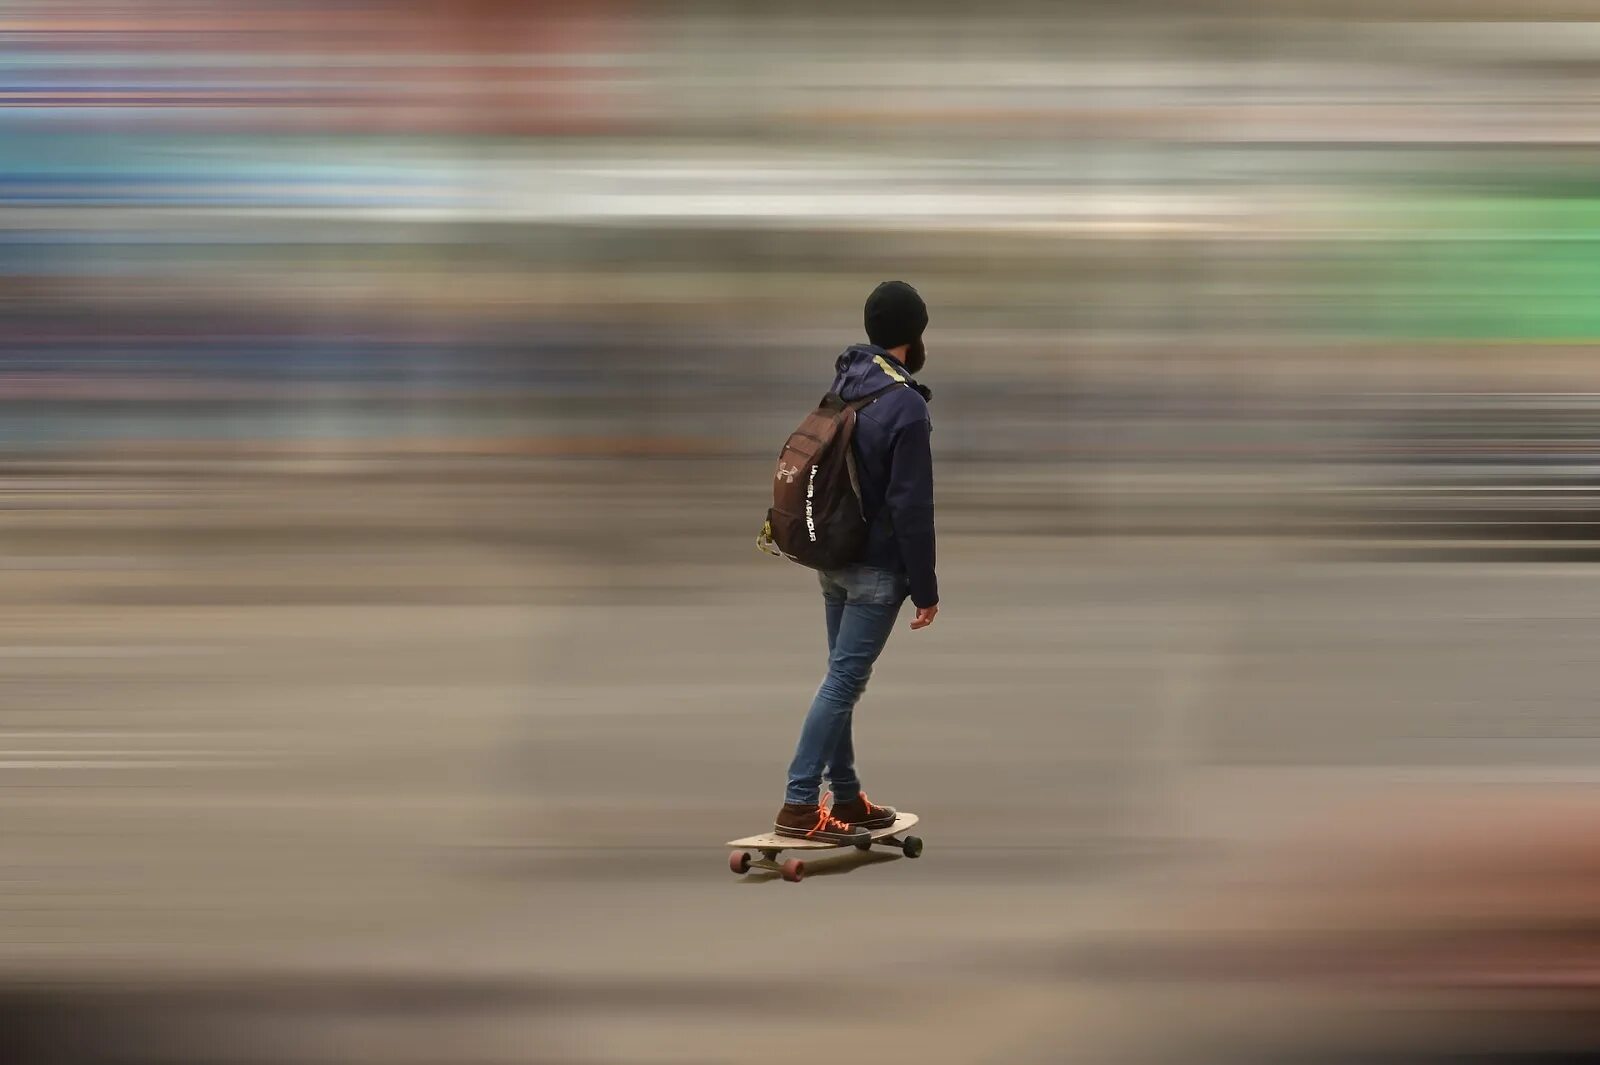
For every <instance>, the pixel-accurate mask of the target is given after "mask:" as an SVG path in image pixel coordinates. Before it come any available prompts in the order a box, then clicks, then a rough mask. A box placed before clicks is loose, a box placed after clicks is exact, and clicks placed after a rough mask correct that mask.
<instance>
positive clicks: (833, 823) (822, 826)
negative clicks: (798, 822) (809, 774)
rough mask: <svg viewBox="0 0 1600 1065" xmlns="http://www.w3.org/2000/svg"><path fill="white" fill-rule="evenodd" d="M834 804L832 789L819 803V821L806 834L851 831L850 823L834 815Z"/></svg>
mask: <svg viewBox="0 0 1600 1065" xmlns="http://www.w3.org/2000/svg"><path fill="white" fill-rule="evenodd" d="M832 806H833V792H831V791H830V792H828V793H827V794H826V795H824V796H823V797H822V801H821V802H819V803H817V823H816V824H814V825H812V826H811V830H810V831H809V832H807V833H806V835H808V836H814V835H816V834H817V833H818V832H827V831H829V830H832V831H834V832H849V831H850V826H849V825H847V824H845V823H844V822H843V821H841V820H839V819H838V818H837V817H835V816H833V809H832Z"/></svg>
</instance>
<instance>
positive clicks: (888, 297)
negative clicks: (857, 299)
mask: <svg viewBox="0 0 1600 1065" xmlns="http://www.w3.org/2000/svg"><path fill="white" fill-rule="evenodd" d="M866 318H867V339H868V340H870V341H872V342H873V343H874V344H876V345H877V346H878V347H880V348H898V347H899V346H900V345H901V344H909V343H911V342H912V341H914V340H916V339H917V338H918V337H920V336H921V335H922V331H923V330H924V329H926V328H928V305H927V304H926V303H923V302H922V297H921V296H919V295H917V290H916V289H914V288H912V287H911V286H910V285H908V284H906V283H905V282H904V281H885V282H884V283H883V284H881V285H879V286H878V287H877V288H875V289H873V290H872V295H870V296H868V297H867V313H866Z"/></svg>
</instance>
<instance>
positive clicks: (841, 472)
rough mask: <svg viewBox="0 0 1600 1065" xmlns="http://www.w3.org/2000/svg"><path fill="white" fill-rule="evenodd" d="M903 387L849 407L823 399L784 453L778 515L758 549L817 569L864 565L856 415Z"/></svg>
mask: <svg viewBox="0 0 1600 1065" xmlns="http://www.w3.org/2000/svg"><path fill="white" fill-rule="evenodd" d="M903 387H905V386H904V385H901V384H892V385H889V386H888V387H887V388H880V389H878V391H876V392H874V393H872V394H871V395H870V396H864V397H862V398H861V399H857V400H852V401H851V402H849V403H846V402H845V401H844V400H843V399H841V398H839V396H838V395H837V394H836V393H833V392H829V393H828V394H827V395H825V396H823V397H822V402H821V403H819V404H818V405H817V409H816V410H814V411H812V412H811V413H810V414H808V415H806V420H805V421H803V422H801V423H800V427H799V428H798V429H796V430H795V431H794V432H793V433H790V434H789V441H788V443H786V444H784V445H783V450H782V451H780V452H778V472H777V473H776V474H775V475H774V476H773V479H772V509H770V510H768V511H767V522H766V524H765V525H764V526H762V529H761V535H760V536H758V537H756V546H757V547H759V548H760V549H761V550H763V551H765V552H767V553H768V554H769V555H776V556H779V557H782V558H787V559H789V560H790V561H791V562H798V563H800V564H801V565H802V566H810V567H811V568H812V569H837V568H839V567H840V566H847V565H849V564H850V563H852V562H855V561H857V560H858V559H860V557H861V552H862V551H863V550H864V549H865V547H866V543H867V519H866V516H865V514H863V512H862V509H861V485H860V482H858V481H857V480H856V456H855V451H854V449H852V448H851V446H850V440H851V438H852V437H853V436H854V435H855V429H856V412H857V411H859V410H860V409H861V408H862V407H865V406H866V405H867V404H869V403H871V402H873V401H874V400H876V399H877V398H878V397H879V396H881V395H883V394H884V393H885V392H888V391H889V390H890V389H894V388H903Z"/></svg>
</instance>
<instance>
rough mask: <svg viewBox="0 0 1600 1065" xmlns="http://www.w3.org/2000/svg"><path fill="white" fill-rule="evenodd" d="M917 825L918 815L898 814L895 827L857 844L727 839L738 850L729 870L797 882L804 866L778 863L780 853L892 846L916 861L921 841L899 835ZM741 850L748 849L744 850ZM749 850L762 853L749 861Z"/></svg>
mask: <svg viewBox="0 0 1600 1065" xmlns="http://www.w3.org/2000/svg"><path fill="white" fill-rule="evenodd" d="M916 823H917V815H916V814H912V813H906V812H904V811H901V812H900V813H898V814H896V815H895V819H894V824H892V825H889V826H887V827H885V828H874V829H871V830H870V831H871V833H872V834H871V836H870V837H868V838H867V839H865V840H862V841H861V842H859V843H834V842H832V841H830V840H822V839H797V838H794V837H792V836H780V835H778V834H776V833H774V832H764V833H762V834H761V835H759V836H746V837H744V838H743V839H730V840H729V841H728V846H730V847H735V848H739V849H736V850H735V851H734V852H733V853H732V854H730V855H729V856H728V867H729V868H730V869H732V870H733V871H734V872H735V873H738V874H740V875H743V874H745V873H748V872H749V871H750V870H751V869H766V870H768V871H770V872H775V873H781V874H782V875H783V878H784V879H785V880H788V881H792V882H796V883H798V882H799V881H800V880H801V879H803V878H804V877H805V869H806V867H805V863H804V862H802V861H801V860H800V859H798V858H790V859H789V860H788V861H786V862H783V863H782V864H779V862H778V852H779V851H825V850H836V849H838V848H841V847H855V848H856V849H858V850H870V849H871V848H873V847H874V846H877V847H894V848H895V849H897V850H899V851H900V853H902V854H904V855H905V856H906V857H907V858H915V857H917V856H918V855H920V854H921V853H922V839H921V837H919V836H906V837H905V838H903V839H902V838H900V833H902V832H904V831H905V830H906V829H908V828H910V827H912V826H913V825H915V824H916ZM743 848H749V850H745V849H743ZM750 850H757V851H760V852H761V857H760V858H752V857H751V856H750Z"/></svg>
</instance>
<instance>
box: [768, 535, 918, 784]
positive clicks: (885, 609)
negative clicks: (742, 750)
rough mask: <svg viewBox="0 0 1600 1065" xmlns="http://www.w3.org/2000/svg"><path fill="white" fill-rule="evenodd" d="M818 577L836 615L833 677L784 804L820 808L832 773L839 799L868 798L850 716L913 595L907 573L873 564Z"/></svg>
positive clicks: (831, 616)
mask: <svg viewBox="0 0 1600 1065" xmlns="http://www.w3.org/2000/svg"><path fill="white" fill-rule="evenodd" d="M818 577H819V579H820V580H821V583H822V602H823V605H824V607H825V608H826V610H827V618H828V675H827V676H826V677H825V678H823V681H822V687H820V688H818V689H817V697H816V698H815V699H813V700H812V702H811V711H810V712H809V713H808V714H806V723H805V725H804V726H803V727H802V728H801V729H800V744H799V746H798V747H796V748H795V752H794V761H793V762H791V763H790V764H789V787H788V790H787V791H786V792H785V793H784V802H793V803H805V804H813V803H816V802H817V801H818V798H819V794H820V792H821V790H822V774H823V771H824V770H826V771H827V774H828V783H829V784H830V785H831V786H832V789H833V797H834V801H836V802H850V801H852V800H853V799H855V797H856V796H858V795H860V794H861V781H860V779H859V778H857V776H856V752H855V746H854V744H853V743H852V742H851V739H850V719H851V717H852V716H854V713H855V707H856V700H857V699H859V698H861V693H862V692H863V691H865V690H866V687H867V678H869V677H871V676H872V664H873V663H874V662H876V661H877V660H878V655H879V653H880V652H882V651H883V645H884V644H886V643H888V642H889V633H890V632H891V631H893V629H894V621H895V618H896V617H898V616H899V614H900V604H901V603H903V602H905V598H906V592H907V582H906V577H905V574H903V573H894V572H892V571H890V570H883V569H875V568H873V567H871V566H847V567H845V568H843V569H835V570H823V571H822V572H820V573H819V574H818Z"/></svg>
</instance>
